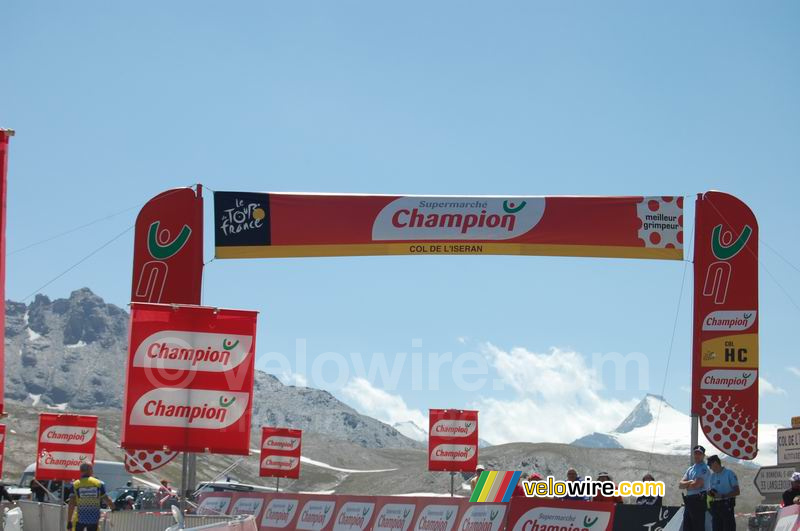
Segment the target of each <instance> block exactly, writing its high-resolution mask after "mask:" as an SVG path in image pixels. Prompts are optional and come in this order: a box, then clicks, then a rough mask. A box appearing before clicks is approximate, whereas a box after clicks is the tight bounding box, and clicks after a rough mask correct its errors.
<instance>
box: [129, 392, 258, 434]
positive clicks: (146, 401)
mask: <svg viewBox="0 0 800 531" xmlns="http://www.w3.org/2000/svg"><path fill="white" fill-rule="evenodd" d="M248 402H249V396H248V394H247V393H240V392H226V391H215V390H207V389H178V388H170V387H162V388H158V389H153V390H151V391H148V392H147V393H145V394H143V395H142V396H141V397H139V399H138V400H137V401H136V403H135V404H134V406H133V408H132V410H131V413H130V424H132V425H138V426H166V427H182V428H190V429H191V428H202V429H223V428H227V427H228V426H231V425H233V424H235V423H236V422H238V421H239V420H241V419H242V417H243V416H244V413H245V411H247V404H248Z"/></svg>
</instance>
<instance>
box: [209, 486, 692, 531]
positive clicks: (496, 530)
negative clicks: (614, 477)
mask: <svg viewBox="0 0 800 531" xmlns="http://www.w3.org/2000/svg"><path fill="white" fill-rule="evenodd" d="M679 509H680V508H678V507H652V506H637V505H616V504H613V503H595V502H572V501H563V500H555V499H543V498H525V497H519V498H512V501H511V502H510V503H470V502H469V501H468V500H467V499H466V498H449V497H405V496H346V495H324V494H320V495H316V494H292V493H226V492H215V493H206V494H204V495H202V496H201V497H200V500H199V504H198V509H197V513H198V514H203V515H211V514H217V515H223V514H224V515H243V514H248V515H253V516H254V517H255V522H256V524H257V525H258V527H257V529H259V530H260V531H273V530H274V531H279V530H289V529H302V530H306V531H366V530H374V531H406V530H415V531H416V530H436V531H503V530H506V529H507V530H509V531H562V529H563V530H569V531H583V530H590V531H638V530H640V529H641V530H642V531H645V530H647V531H652V530H654V529H659V528H667V525H668V523H669V522H670V521H671V520H677V518H679V517H680V513H679ZM673 523H675V522H673ZM670 528H671V526H670ZM676 529H679V527H678V528H676Z"/></svg>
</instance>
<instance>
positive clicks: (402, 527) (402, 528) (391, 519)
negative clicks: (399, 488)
mask: <svg viewBox="0 0 800 531" xmlns="http://www.w3.org/2000/svg"><path fill="white" fill-rule="evenodd" d="M414 509H416V506H415V505H414V504H411V503H387V504H386V505H384V506H383V507H381V510H380V511H379V512H378V516H376V517H375V524H374V527H373V529H374V530H375V531H406V530H407V529H408V528H409V526H411V521H412V520H413V519H414Z"/></svg>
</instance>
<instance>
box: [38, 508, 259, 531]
mask: <svg viewBox="0 0 800 531" xmlns="http://www.w3.org/2000/svg"><path fill="white" fill-rule="evenodd" d="M184 521H185V524H186V528H187V529H196V528H199V529H231V530H237V531H238V530H239V529H247V528H238V527H213V526H224V525H225V524H228V523H238V522H240V521H233V522H232V517H231V516H227V515H204V516H200V515H186V517H185V520H184ZM173 525H175V519H174V518H173V517H172V513H169V512H142V511H115V512H110V513H106V515H105V519H104V520H103V521H102V522H101V525H100V527H99V531H164V530H165V529H167V528H168V527H170V526H173ZM209 525H210V526H212V527H206V526H209ZM26 529H27V528H26ZM42 529H49V528H42ZM53 529H55V528H53ZM252 529H253V530H255V529H256V528H255V527H253V528H252Z"/></svg>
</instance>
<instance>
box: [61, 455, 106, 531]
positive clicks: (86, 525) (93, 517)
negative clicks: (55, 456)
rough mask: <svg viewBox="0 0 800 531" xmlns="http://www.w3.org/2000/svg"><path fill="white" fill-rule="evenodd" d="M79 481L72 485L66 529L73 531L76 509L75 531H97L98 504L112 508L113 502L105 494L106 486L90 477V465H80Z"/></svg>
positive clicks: (98, 519) (98, 518) (98, 520)
mask: <svg viewBox="0 0 800 531" xmlns="http://www.w3.org/2000/svg"><path fill="white" fill-rule="evenodd" d="M80 470H81V479H79V480H77V481H75V482H74V483H73V484H72V496H70V498H69V506H68V509H67V522H68V523H67V529H73V527H72V525H73V518H72V515H73V513H74V512H75V509H76V508H77V509H78V511H77V513H78V514H77V516H78V518H77V523H75V527H74V530H75V531H97V525H98V523H99V522H100V502H101V501H104V502H106V505H107V506H108V507H114V502H113V501H112V500H111V498H109V497H108V495H107V494H106V486H105V484H104V483H103V482H102V481H100V480H99V479H97V478H95V477H92V465H90V464H89V463H83V464H81V468H80Z"/></svg>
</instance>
